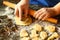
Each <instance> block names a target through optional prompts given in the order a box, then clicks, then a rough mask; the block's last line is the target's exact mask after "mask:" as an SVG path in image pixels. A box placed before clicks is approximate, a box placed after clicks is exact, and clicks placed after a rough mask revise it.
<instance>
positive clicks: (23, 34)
mask: <svg viewBox="0 0 60 40" xmlns="http://www.w3.org/2000/svg"><path fill="white" fill-rule="evenodd" d="M26 36H28V33H27V31H26V30H25V29H22V30H21V31H20V37H26Z"/></svg>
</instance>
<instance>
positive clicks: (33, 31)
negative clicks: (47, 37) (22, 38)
mask: <svg viewBox="0 0 60 40" xmlns="http://www.w3.org/2000/svg"><path fill="white" fill-rule="evenodd" d="M37 36H38V34H37V33H36V30H32V31H31V34H30V37H31V38H34V37H37Z"/></svg>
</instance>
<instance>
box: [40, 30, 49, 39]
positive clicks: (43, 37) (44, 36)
mask: <svg viewBox="0 0 60 40" xmlns="http://www.w3.org/2000/svg"><path fill="white" fill-rule="evenodd" d="M47 36H48V35H47V33H46V32H45V31H42V32H41V33H40V37H41V39H45V38H47Z"/></svg>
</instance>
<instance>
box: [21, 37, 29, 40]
mask: <svg viewBox="0 0 60 40" xmlns="http://www.w3.org/2000/svg"><path fill="white" fill-rule="evenodd" d="M21 40H30V38H29V37H23V38H22V39H21Z"/></svg>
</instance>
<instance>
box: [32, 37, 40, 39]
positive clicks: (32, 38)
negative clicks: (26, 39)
mask: <svg viewBox="0 0 60 40" xmlns="http://www.w3.org/2000/svg"><path fill="white" fill-rule="evenodd" d="M32 40H41V39H40V38H39V37H35V38H32Z"/></svg>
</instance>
